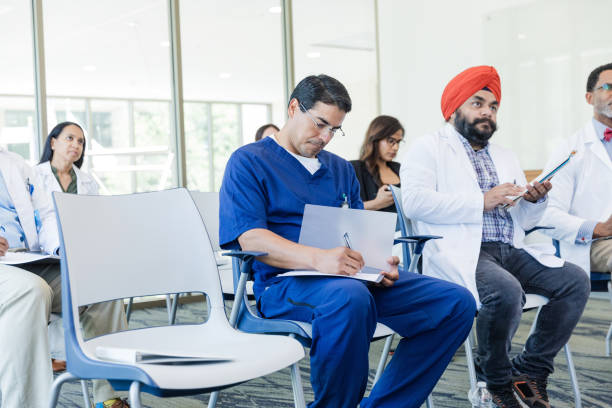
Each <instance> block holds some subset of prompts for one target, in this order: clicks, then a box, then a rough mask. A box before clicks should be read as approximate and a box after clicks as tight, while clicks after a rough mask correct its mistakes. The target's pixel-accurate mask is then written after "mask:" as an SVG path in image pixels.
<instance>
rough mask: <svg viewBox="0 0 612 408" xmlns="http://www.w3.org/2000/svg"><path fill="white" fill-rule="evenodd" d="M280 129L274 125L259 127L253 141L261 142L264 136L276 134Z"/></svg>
mask: <svg viewBox="0 0 612 408" xmlns="http://www.w3.org/2000/svg"><path fill="white" fill-rule="evenodd" d="M279 130H280V129H279V128H278V126H276V125H275V124H274V123H268V124H266V125H263V126H261V127H260V128H259V129H257V132H255V141H256V142H257V141H259V140H261V139H262V138H263V137H264V136H270V135H273V134H275V133H276V132H278V131H279Z"/></svg>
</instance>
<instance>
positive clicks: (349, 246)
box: [343, 232, 352, 249]
mask: <svg viewBox="0 0 612 408" xmlns="http://www.w3.org/2000/svg"><path fill="white" fill-rule="evenodd" d="M343 238H344V246H345V247H347V248H348V249H352V245H351V240H350V239H349V234H348V232H345V233H344V235H343Z"/></svg>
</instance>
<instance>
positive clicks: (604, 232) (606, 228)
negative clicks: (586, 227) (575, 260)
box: [593, 215, 612, 238]
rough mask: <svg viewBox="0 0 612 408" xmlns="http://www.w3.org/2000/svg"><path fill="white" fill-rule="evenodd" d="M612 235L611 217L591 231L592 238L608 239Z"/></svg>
mask: <svg viewBox="0 0 612 408" xmlns="http://www.w3.org/2000/svg"><path fill="white" fill-rule="evenodd" d="M611 235H612V215H611V216H610V218H608V220H607V221H605V222H598V223H597V225H595V229H593V238H602V237H609V236H611Z"/></svg>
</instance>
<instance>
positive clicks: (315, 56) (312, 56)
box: [306, 51, 321, 58]
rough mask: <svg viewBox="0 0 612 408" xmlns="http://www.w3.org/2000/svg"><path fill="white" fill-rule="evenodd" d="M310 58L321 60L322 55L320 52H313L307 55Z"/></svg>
mask: <svg viewBox="0 0 612 408" xmlns="http://www.w3.org/2000/svg"><path fill="white" fill-rule="evenodd" d="M306 56H307V57H308V58H321V53H320V52H319V51H312V52H309V53H307V54H306Z"/></svg>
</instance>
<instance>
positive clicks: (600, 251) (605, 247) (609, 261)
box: [591, 239, 612, 272]
mask: <svg viewBox="0 0 612 408" xmlns="http://www.w3.org/2000/svg"><path fill="white" fill-rule="evenodd" d="M591 270H592V271H596V272H612V239H607V240H604V241H595V242H594V243H593V244H592V245H591Z"/></svg>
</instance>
